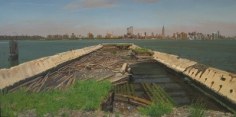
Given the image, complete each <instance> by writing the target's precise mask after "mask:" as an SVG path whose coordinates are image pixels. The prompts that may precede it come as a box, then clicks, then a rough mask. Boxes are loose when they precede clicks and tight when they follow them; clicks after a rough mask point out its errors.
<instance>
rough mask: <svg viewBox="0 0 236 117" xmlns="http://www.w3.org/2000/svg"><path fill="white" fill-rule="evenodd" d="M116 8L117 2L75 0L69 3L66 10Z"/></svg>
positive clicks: (107, 0) (108, 0) (109, 0)
mask: <svg viewBox="0 0 236 117" xmlns="http://www.w3.org/2000/svg"><path fill="white" fill-rule="evenodd" d="M114 6H116V0H82V1H81V0H75V1H72V2H70V3H68V4H67V5H66V6H65V8H66V9H71V10H78V9H93V8H111V7H114Z"/></svg>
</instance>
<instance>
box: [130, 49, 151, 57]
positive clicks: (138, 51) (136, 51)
mask: <svg viewBox="0 0 236 117" xmlns="http://www.w3.org/2000/svg"><path fill="white" fill-rule="evenodd" d="M133 52H134V53H136V54H148V55H152V54H153V52H151V51H150V50H149V49H146V48H135V49H133Z"/></svg>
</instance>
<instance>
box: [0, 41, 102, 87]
mask: <svg viewBox="0 0 236 117" xmlns="http://www.w3.org/2000/svg"><path fill="white" fill-rule="evenodd" d="M102 47H103V45H96V46H90V47H85V48H82V49H78V50H71V51H68V52H63V53H59V54H56V55H53V56H48V57H43V58H40V59H36V60H33V61H29V62H25V63H22V64H20V65H18V66H15V67H12V68H9V69H0V89H4V88H6V87H9V86H12V85H14V84H15V83H17V82H20V81H23V80H26V79H28V78H31V77H33V76H36V75H38V74H41V73H43V72H45V71H47V70H50V69H53V68H56V67H57V66H59V65H61V64H63V63H65V62H68V61H71V60H74V59H77V58H79V57H81V56H84V55H86V54H89V53H91V52H93V51H96V50H98V49H100V48H102Z"/></svg>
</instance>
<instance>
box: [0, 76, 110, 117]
mask: <svg viewBox="0 0 236 117" xmlns="http://www.w3.org/2000/svg"><path fill="white" fill-rule="evenodd" d="M111 87H112V84H111V83H110V82H108V81H103V82H96V81H95V80H87V81H78V82H76V83H75V84H74V85H73V86H71V87H69V88H68V89H66V90H65V91H61V90H51V91H47V92H39V93H35V92H27V91H25V90H24V89H21V90H18V91H16V92H12V93H7V94H5V95H1V112H2V113H1V116H17V115H18V114H19V113H21V112H24V111H27V110H32V109H34V110H36V113H37V115H39V116H42V115H44V114H46V113H50V114H56V113H57V112H58V111H59V110H60V109H70V110H83V111H93V110H96V109H98V108H99V107H100V103H101V102H102V100H103V99H104V98H105V97H106V96H107V95H108V94H109V91H110V90H111Z"/></svg>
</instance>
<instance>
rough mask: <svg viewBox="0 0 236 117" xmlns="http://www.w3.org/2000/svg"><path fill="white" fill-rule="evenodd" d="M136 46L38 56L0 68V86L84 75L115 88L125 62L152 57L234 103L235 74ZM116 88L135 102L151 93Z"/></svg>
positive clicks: (123, 79)
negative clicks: (142, 93) (143, 49)
mask: <svg viewBox="0 0 236 117" xmlns="http://www.w3.org/2000/svg"><path fill="white" fill-rule="evenodd" d="M138 48H140V47H138V46H136V45H131V44H118V45H112V44H108V45H107V44H105V45H96V46H91V47H87V48H82V49H79V50H72V51H68V52H64V53H60V54H57V55H54V56H50V57H44V58H40V59H37V60H34V61H30V62H26V63H23V64H21V65H19V66H16V67H12V68H10V69H1V70H0V89H3V90H7V91H14V90H17V89H18V88H20V87H25V88H26V89H27V90H29V91H34V92H39V91H47V90H50V89H62V90H63V89H65V88H66V87H69V86H70V85H72V84H73V83H74V82H75V81H76V80H87V79H96V80H97V81H101V80H109V81H111V82H112V83H113V84H114V85H117V86H118V89H119V88H121V87H123V85H124V84H125V85H126V83H127V82H129V78H130V75H132V74H130V68H129V66H131V65H133V64H137V63H141V62H145V61H153V60H155V61H157V62H158V63H160V64H162V65H165V66H166V67H167V68H169V69H171V70H174V71H175V72H178V73H181V74H182V75H184V76H186V77H188V78H189V79H190V80H193V82H196V83H200V85H202V86H205V87H206V88H207V89H210V90H211V91H212V92H214V93H216V94H218V95H219V96H220V97H223V98H224V99H226V100H228V101H229V102H231V103H232V104H236V75H235V74H233V73H229V72H225V71H222V70H218V69H215V68H211V67H207V66H205V65H201V64H199V63H197V62H194V61H190V60H187V59H184V58H180V57H178V56H176V55H170V54H166V53H161V52H157V51H151V50H148V51H150V53H152V54H137V53H135V52H134V51H133V50H135V49H138ZM131 86H132V85H131ZM140 86H141V87H143V89H147V90H148V89H149V88H150V86H151V87H152V86H153V87H155V89H157V90H158V88H157V86H156V85H155V84H151V85H150V86H149V85H147V84H145V83H144V84H141V85H140ZM127 87H130V85H127ZM127 87H126V88H127ZM148 91H151V90H148ZM148 91H146V92H148ZM116 92H118V93H119V94H118V95H117V98H118V99H121V100H122V99H129V100H133V101H134V102H135V103H136V104H141V105H145V104H150V103H151V101H152V100H151V99H150V98H152V97H151V96H148V94H147V93H146V92H144V93H145V94H146V96H143V97H142V96H141V97H138V96H135V95H134V94H130V95H129V94H127V93H126V94H127V95H125V94H124V93H122V92H119V90H117V89H116ZM149 93H152V92H149ZM163 95H166V94H163ZM217 99H218V98H217ZM226 106H227V105H226Z"/></svg>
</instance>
